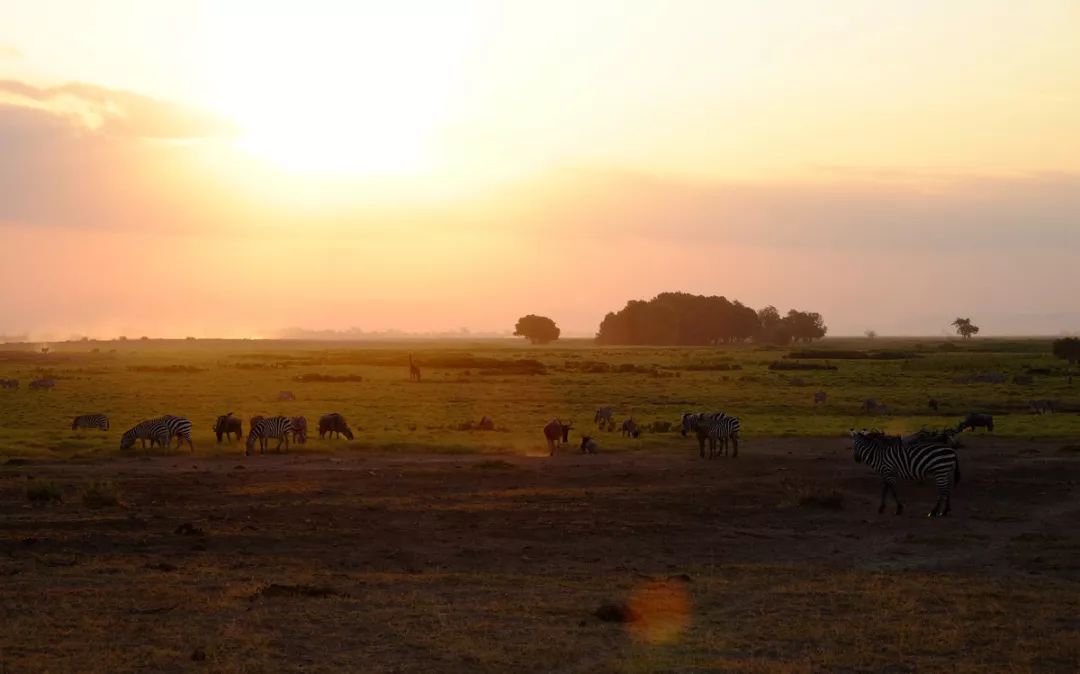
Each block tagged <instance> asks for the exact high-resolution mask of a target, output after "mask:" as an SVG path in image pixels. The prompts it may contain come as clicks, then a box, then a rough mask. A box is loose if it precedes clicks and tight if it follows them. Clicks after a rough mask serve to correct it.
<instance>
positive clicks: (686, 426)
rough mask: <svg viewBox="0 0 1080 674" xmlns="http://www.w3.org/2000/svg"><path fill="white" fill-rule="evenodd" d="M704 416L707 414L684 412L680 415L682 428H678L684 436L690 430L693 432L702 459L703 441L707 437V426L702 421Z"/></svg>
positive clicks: (703, 456)
mask: <svg viewBox="0 0 1080 674" xmlns="http://www.w3.org/2000/svg"><path fill="white" fill-rule="evenodd" d="M706 416H708V415H706V414H694V413H693V412H686V413H685V414H683V415H682V428H680V429H679V432H680V433H682V436H683V437H684V438H685V437H686V435H687V434H688V433H689V432H690V431H693V432H694V434H695V435H696V436H697V441H698V455H699V456H700V457H701V458H703V459H704V458H705V442H706V441H707V440H708V439H709V428H708V425H707V424H706V423H705V422H704V417H706Z"/></svg>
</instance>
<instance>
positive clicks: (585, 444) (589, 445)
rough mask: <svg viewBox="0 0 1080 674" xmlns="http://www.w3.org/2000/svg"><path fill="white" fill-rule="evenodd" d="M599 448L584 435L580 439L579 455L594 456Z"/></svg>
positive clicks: (594, 441) (590, 438)
mask: <svg viewBox="0 0 1080 674" xmlns="http://www.w3.org/2000/svg"><path fill="white" fill-rule="evenodd" d="M598 449H600V446H599V445H597V444H596V440H593V439H592V437H591V436H588V435H586V436H585V437H583V438H581V453H582V454H596V452H597V450H598Z"/></svg>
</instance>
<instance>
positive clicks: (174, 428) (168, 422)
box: [160, 414, 195, 452]
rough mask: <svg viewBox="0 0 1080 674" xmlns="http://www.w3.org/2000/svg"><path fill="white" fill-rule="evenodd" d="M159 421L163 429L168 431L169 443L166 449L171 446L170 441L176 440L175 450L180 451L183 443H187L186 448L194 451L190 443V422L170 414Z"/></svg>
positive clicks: (193, 446)
mask: <svg viewBox="0 0 1080 674" xmlns="http://www.w3.org/2000/svg"><path fill="white" fill-rule="evenodd" d="M160 421H162V422H163V423H164V424H165V428H166V429H167V430H168V431H169V442H168V444H167V445H165V446H166V447H170V446H172V439H173V438H176V448H177V449H180V447H181V446H183V444H184V442H185V441H186V442H187V443H188V447H190V448H191V451H192V452H194V451H195V445H193V444H192V443H191V422H190V421H188V420H187V419H185V418H184V417H176V416H173V415H171V414H166V415H165V416H163V417H161V419H160Z"/></svg>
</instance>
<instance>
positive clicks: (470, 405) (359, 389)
mask: <svg viewBox="0 0 1080 674" xmlns="http://www.w3.org/2000/svg"><path fill="white" fill-rule="evenodd" d="M943 345H945V346H944V347H943ZM94 349H97V350H98V351H97V353H94V352H93V351H94ZM810 349H811V350H831V351H839V352H842V351H847V352H851V351H856V352H893V353H896V352H907V353H910V354H911V356H912V357H911V358H903V359H888V360H880V359H864V358H845V359H837V360H829V361H828V362H829V364H831V365H835V366H836V367H837V369H836V370H805V371H803V370H800V371H777V370H770V369H769V367H768V366H769V364H770V363H773V362H776V361H782V360H783V359H784V357H785V356H787V355H788V354H789V353H791V351H793V350H796V351H805V350H807V349H806V348H805V347H803V346H799V347H797V348H796V349H778V348H773V347H762V346H756V345H738V346H722V347H715V348H708V347H699V348H649V347H597V346H595V345H593V344H592V343H591V342H589V341H586V340H567V341H564V342H560V343H556V344H554V345H547V346H539V347H530V346H528V345H526V344H524V343H522V342H518V341H512V340H490V341H477V342H453V341H444V342H415V343H407V344H406V343H371V344H362V345H361V344H335V343H314V342H285V341H255V340H237V341H218V340H199V341H185V340H161V341H157V340H151V341H146V342H144V341H133V342H115V343H95V342H88V343H66V344H57V345H55V346H54V348H53V350H52V352H51V353H49V354H48V355H42V354H40V353H35V352H32V351H30V350H29V348H26V349H21V350H20V347H17V346H10V347H6V348H4V350H0V377H4V378H9V377H11V378H17V379H20V380H22V382H23V387H22V388H21V389H20V390H18V391H0V404H3V408H4V411H5V424H4V426H3V428H0V455H2V456H44V457H56V458H70V457H78V458H91V457H98V456H108V455H112V454H116V453H118V452H119V449H118V447H119V436H120V434H121V433H122V432H123V431H124V430H125V429H126V428H128V427H130V426H131V425H133V424H134V423H135V422H137V421H139V420H141V419H145V418H149V417H153V416H158V415H161V414H166V413H170V414H179V415H184V416H187V417H188V418H190V419H191V420H192V422H193V423H194V424H195V434H194V440H195V443H196V448H197V452H198V453H205V452H208V451H213V452H235V453H237V454H239V453H241V451H242V448H241V446H240V445H224V444H223V445H217V444H216V443H215V441H214V438H213V434H212V433H211V427H212V425H213V422H214V419H215V418H216V417H217V415H219V414H224V413H225V412H230V411H231V412H234V413H235V414H237V415H238V416H240V417H241V418H242V419H243V420H244V422H245V423H244V425H245V430H246V428H247V419H248V418H249V417H250V416H252V415H254V414H262V415H270V414H287V415H297V414H303V415H305V416H307V417H308V420H309V423H310V424H311V425H312V427H313V428H312V430H313V431H314V425H315V424H316V423H317V418H318V417H319V416H320V415H321V414H324V413H327V412H331V411H338V412H341V413H342V414H344V415H345V416H346V418H347V419H348V420H349V422H350V423H351V424H352V426H353V428H354V429H356V430H357V437H356V440H355V441H353V442H351V443H346V442H344V441H319V440H318V438H317V434H315V433H314V432H313V433H312V435H313V436H315V437H314V438H313V439H312V440H310V441H309V442H308V444H307V445H305V446H303V447H299V448H294V449H293V450H292V451H339V450H342V449H346V448H348V449H351V450H354V451H391V452H440V453H461V452H482V453H536V452H544V451H546V449H545V446H544V440H543V437H542V435H541V432H540V429H541V427H542V426H543V424H544V423H545V422H546V421H548V420H549V419H551V418H552V417H559V418H561V419H564V420H566V419H572V420H574V421H575V433H574V435H575V436H578V435H579V434H580V433H579V432H582V431H587V432H591V431H592V429H593V427H592V425H591V421H592V415H593V412H594V410H595V409H596V407H597V406H600V405H608V404H609V405H615V406H616V408H617V410H618V413H619V417H620V418H623V417H625V416H627V415H630V414H632V415H633V417H634V418H635V419H636V420H637V421H638V423H639V425H640V426H642V427H643V428H647V427H649V426H650V425H651V424H652V423H654V422H663V421H666V422H671V423H675V422H677V421H678V419H679V416H680V415H681V414H682V413H683V412H685V411H693V410H724V411H727V412H729V413H732V414H736V415H738V416H739V417H740V418H741V419H742V420H743V428H744V436H745V437H746V439H747V440H751V441H752V439H753V438H754V437H768V436H780V437H783V436H819V437H837V438H840V437H841V436H842V435H843V433H844V431H846V429H848V428H850V427H853V426H854V427H863V426H874V427H880V428H883V429H885V430H888V431H890V432H907V431H913V430H916V429H918V428H921V427H924V426H925V427H931V428H940V427H943V426H945V425H951V424H955V423H956V422H957V421H958V420H959V419H960V418H961V417H962V416H963V415H964V414H966V413H967V412H969V411H975V410H980V411H989V412H992V413H994V414H995V415H997V416H998V419H997V424H996V427H995V433H996V434H997V435H1002V436H1012V437H1072V436H1076V435H1078V434H1080V415H1077V414H1076V413H1075V412H1068V411H1067V412H1063V413H1058V414H1054V415H1047V416H1038V415H1034V414H1031V413H1030V412H1029V410H1028V401H1029V400H1031V399H1036V398H1049V399H1053V400H1056V401H1057V402H1058V403H1059V405H1060V406H1063V407H1064V408H1065V409H1066V410H1080V389H1078V388H1074V387H1072V386H1070V385H1068V383H1067V380H1066V372H1067V367H1066V365H1065V363H1064V362H1063V361H1060V360H1057V359H1055V358H1053V357H1052V356H1051V354H1050V341H1049V340H1038V339H1030V340H1016V339H1010V340H993V339H976V340H973V341H972V342H971V343H962V342H959V341H946V340H943V339H939V338H934V339H922V340H919V339H886V338H878V339H875V340H872V341H871V340H866V339H826V340H824V341H822V342H820V343H818V344H815V345H813V346H812V347H810ZM409 353H413V354H414V358H415V359H416V361H417V363H418V364H419V365H420V366H421V368H422V370H423V375H424V379H423V382H422V383H419V384H416V383H410V382H409V381H408V376H407V375H408V372H407V362H408V354H409ZM787 362H794V361H792V360H790V359H789V360H788V361H787ZM807 362H813V363H824V362H825V361H823V360H820V359H814V360H811V361H807ZM728 368H730V369H728ZM1029 368H1036V369H1038V368H1045V369H1048V370H1049V371H1050V372H1051V373H1052V374H1050V375H1035V377H1034V383H1033V384H1030V385H1018V384H1015V383H1013V376H1014V375H1016V374H1023V373H1025V372H1026V371H1027V370H1028V369H1029ZM984 372H1000V373H1003V374H1004V375H1005V376H1006V382H1007V383H1004V384H984V383H976V384H961V383H957V381H956V380H957V378H958V377H961V376H963V375H965V374H970V373H984ZM42 373H49V374H51V375H52V376H54V377H56V379H57V385H56V388H55V390H52V391H30V390H28V389H27V388H26V384H27V383H28V382H29V381H30V380H31V379H32V378H34V377H36V376H39V375H41V374H42ZM320 377H332V378H334V379H336V381H305V379H318V378H320ZM1078 386H1080V384H1078ZM282 390H289V391H293V392H294V393H295V394H296V397H297V400H296V401H295V402H292V401H290V402H278V401H277V393H278V392H279V391H282ZM817 390H824V391H827V392H828V394H829V402H828V404H826V405H824V406H821V407H818V408H815V407H814V405H813V404H812V394H813V392H814V391H817ZM930 397H934V398H936V399H937V400H939V401H940V402H941V413H940V414H935V413H932V412H930V410H929V409H927V405H926V402H927V399H928V398H930ZM865 398H876V399H877V400H878V401H880V402H882V403H884V404H885V405H887V406H888V407H889V408H890V415H889V416H884V417H867V416H865V415H863V414H861V413H860V410H859V406H860V403H861V401H862V400H863V399H865ZM90 412H103V413H105V414H108V415H109V416H110V418H111V422H112V429H111V430H110V431H108V432H101V431H90V430H81V431H75V432H73V431H71V430H70V423H71V418H72V417H73V416H75V415H77V414H85V413H90ZM484 415H488V416H491V417H492V418H493V419H494V420H495V423H496V425H497V427H498V428H499V429H500V430H501V431H504V432H498V433H476V432H470V431H464V430H460V429H461V428H462V425H463V424H465V423H475V422H477V421H479V419H480V418H481V417H482V416H484ZM594 435H595V433H594ZM599 436H600V437H601V438H602V443H601V444H602V447H603V450H604V451H605V452H612V451H614V452H624V451H625V452H632V451H639V450H648V451H665V450H672V451H682V450H685V448H686V445H687V442H688V441H686V440H684V439H683V438H680V437H679V436H678V435H677V434H676V433H674V432H669V433H662V434H657V433H645V434H643V435H642V437H641V439H639V440H629V439H624V438H622V437H620V436H619V434H618V433H600V434H599ZM135 451H141V450H135ZM155 451H159V450H155Z"/></svg>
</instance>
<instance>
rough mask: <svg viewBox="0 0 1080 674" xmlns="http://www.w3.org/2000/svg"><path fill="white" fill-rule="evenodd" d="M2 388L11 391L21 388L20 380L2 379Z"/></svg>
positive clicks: (0, 386)
mask: <svg viewBox="0 0 1080 674" xmlns="http://www.w3.org/2000/svg"><path fill="white" fill-rule="evenodd" d="M0 388H10V389H15V388H19V380H18V379H0Z"/></svg>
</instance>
